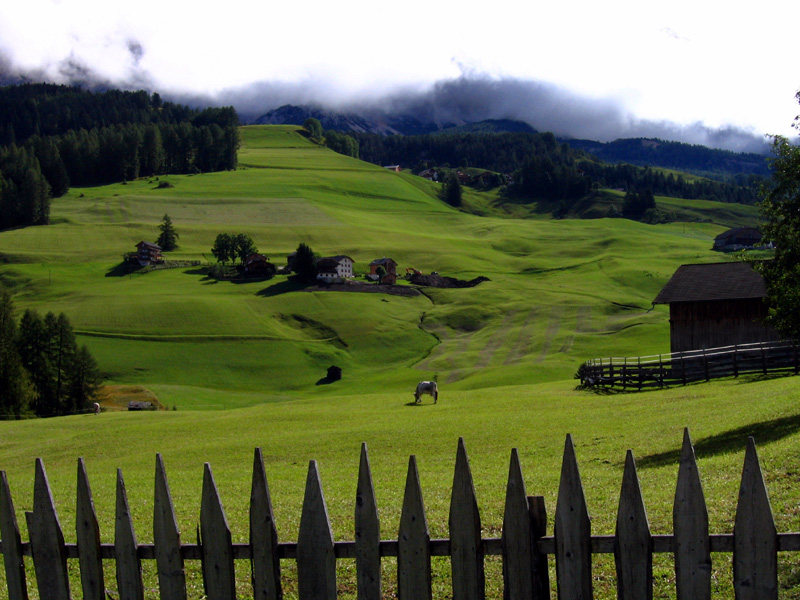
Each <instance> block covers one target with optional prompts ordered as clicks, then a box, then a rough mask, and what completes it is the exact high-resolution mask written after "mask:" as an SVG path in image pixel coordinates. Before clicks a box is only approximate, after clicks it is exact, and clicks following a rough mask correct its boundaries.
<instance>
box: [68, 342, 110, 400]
mask: <svg viewBox="0 0 800 600" xmlns="http://www.w3.org/2000/svg"><path fill="white" fill-rule="evenodd" d="M102 379H103V377H102V375H101V374H100V369H99V368H98V366H97V361H96V360H95V358H94V357H93V356H92V354H91V352H89V349H88V348H87V347H86V346H81V347H80V348H78V350H77V351H76V352H75V355H74V356H73V357H72V362H71V364H70V368H69V372H68V373H67V402H66V404H67V406H69V408H70V412H79V411H81V410H83V409H85V408H87V406H88V404H89V403H90V402H92V401H93V400H94V398H95V396H96V394H97V390H98V388H99V387H100V382H101V381H102Z"/></svg>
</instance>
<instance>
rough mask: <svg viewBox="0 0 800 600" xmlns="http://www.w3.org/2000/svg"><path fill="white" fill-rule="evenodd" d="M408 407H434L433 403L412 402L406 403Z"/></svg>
mask: <svg viewBox="0 0 800 600" xmlns="http://www.w3.org/2000/svg"><path fill="white" fill-rule="evenodd" d="M406 406H433V402H427V403H424V402H415V401H414V400H412V401H411V402H406Z"/></svg>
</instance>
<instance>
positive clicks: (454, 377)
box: [446, 334, 472, 383]
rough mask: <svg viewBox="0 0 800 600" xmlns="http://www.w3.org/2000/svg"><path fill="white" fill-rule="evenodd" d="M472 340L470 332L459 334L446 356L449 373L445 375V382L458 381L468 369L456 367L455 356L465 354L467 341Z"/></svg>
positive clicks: (467, 346)
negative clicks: (451, 350)
mask: <svg viewBox="0 0 800 600" xmlns="http://www.w3.org/2000/svg"><path fill="white" fill-rule="evenodd" d="M471 340H472V334H467V335H463V336H461V338H460V339H458V341H457V344H456V348H455V350H454V351H453V352H451V353H450V355H449V356H448V362H449V364H450V374H449V375H448V376H447V380H446V383H453V382H454V381H458V380H459V379H463V378H464V373H465V372H466V371H468V369H458V368H456V367H455V361H454V359H455V357H457V356H458V355H460V354H465V353H466V352H467V350H468V349H469V343H470V341H471Z"/></svg>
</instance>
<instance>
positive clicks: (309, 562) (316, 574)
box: [297, 460, 336, 600]
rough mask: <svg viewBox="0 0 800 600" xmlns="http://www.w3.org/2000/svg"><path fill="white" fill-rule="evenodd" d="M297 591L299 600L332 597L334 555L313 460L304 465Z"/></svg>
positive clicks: (328, 524) (328, 598)
mask: <svg viewBox="0 0 800 600" xmlns="http://www.w3.org/2000/svg"><path fill="white" fill-rule="evenodd" d="M297 579H298V581H297V591H298V596H299V598H300V600H333V599H334V598H336V555H335V553H334V551H333V531H332V530H331V522H330V519H329V518H328V507H327V506H326V504H325V496H324V495H323V493H322V481H321V480H320V476H319V471H318V469H317V461H315V460H312V461H310V463H309V465H308V477H307V479H306V492H305V497H304V498H303V512H302V514H301V516H300V531H299V533H298V536H297Z"/></svg>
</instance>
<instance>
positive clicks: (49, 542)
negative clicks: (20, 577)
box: [25, 458, 70, 600]
mask: <svg viewBox="0 0 800 600" xmlns="http://www.w3.org/2000/svg"><path fill="white" fill-rule="evenodd" d="M25 518H26V520H27V522H28V533H29V535H30V538H31V550H32V552H33V567H34V570H35V571H36V583H37V586H38V588H39V597H40V598H47V600H70V593H69V576H68V574H67V550H66V546H65V545H64V533H63V532H62V530H61V523H59V520H58V513H57V512H56V506H55V502H53V494H52V492H51V491H50V484H49V482H48V481H47V474H46V473H45V471H44V463H43V462H42V459H41V458H37V459H36V476H35V480H34V484H33V512H27V513H25Z"/></svg>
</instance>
